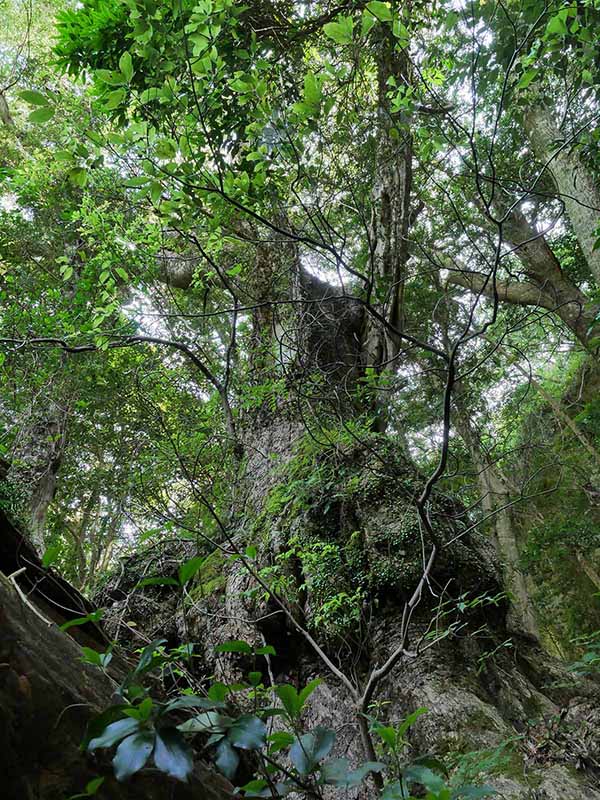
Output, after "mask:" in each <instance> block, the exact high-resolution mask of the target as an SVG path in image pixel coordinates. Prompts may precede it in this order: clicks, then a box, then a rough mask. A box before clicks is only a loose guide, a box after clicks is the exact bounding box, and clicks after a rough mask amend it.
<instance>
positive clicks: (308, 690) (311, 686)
mask: <svg viewBox="0 0 600 800" xmlns="http://www.w3.org/2000/svg"><path fill="white" fill-rule="evenodd" d="M321 683H323V681H322V679H321V678H315V679H314V680H312V681H310V683H307V684H306V686H305V687H304V689H302V690H301V692H300V694H299V695H298V699H299V701H300V710H302V708H304V704H305V703H306V701H307V700H308V698H309V697H310V696H311V694H312V693H313V692H314V690H315V689H316V688H317V686H319V685H320V684H321Z"/></svg>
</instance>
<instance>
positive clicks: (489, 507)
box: [454, 388, 539, 640]
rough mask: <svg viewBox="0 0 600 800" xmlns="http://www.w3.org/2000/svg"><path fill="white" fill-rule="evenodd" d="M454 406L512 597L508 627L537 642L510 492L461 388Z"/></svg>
mask: <svg viewBox="0 0 600 800" xmlns="http://www.w3.org/2000/svg"><path fill="white" fill-rule="evenodd" d="M454 406H455V409H456V416H455V424H456V428H457V430H458V432H459V433H460V435H461V438H462V439H463V441H464V443H465V445H466V447H467V449H468V451H469V453H470V455H471V459H472V461H473V466H474V467H475V470H476V472H477V481H478V483H479V488H480V492H481V505H482V509H483V511H484V514H485V515H486V516H488V515H492V517H491V522H490V524H491V528H492V531H493V538H494V542H495V546H496V550H497V552H498V556H499V558H500V560H501V563H502V568H503V572H504V582H505V586H506V589H507V590H508V592H509V593H510V596H511V604H512V608H511V612H510V613H509V615H508V626H509V628H511V629H512V630H514V632H515V633H518V634H520V633H525V634H527V635H529V636H531V637H533V638H534V639H536V640H537V639H539V627H538V623H537V618H536V613H535V609H534V606H533V603H532V601H531V597H530V593H529V589H528V586H527V581H526V578H525V575H524V574H523V571H522V570H521V568H520V566H519V562H520V558H521V556H520V553H519V547H518V543H517V542H518V536H517V531H516V528H515V524H514V520H513V516H512V512H511V508H510V505H511V499H512V495H513V493H512V492H511V490H510V488H509V487H508V486H507V482H506V479H505V478H504V476H503V475H502V473H501V471H500V469H499V468H498V467H497V466H496V465H495V464H494V463H493V461H492V459H490V458H489V456H488V454H487V453H485V452H484V449H483V447H482V445H481V440H480V437H479V435H478V433H477V431H476V430H475V427H474V425H473V417H472V413H471V412H470V410H469V409H468V408H467V406H466V403H465V398H464V394H463V393H462V392H461V389H460V388H457V393H456V395H455V398H454Z"/></svg>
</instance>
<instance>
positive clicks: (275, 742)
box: [267, 731, 296, 753]
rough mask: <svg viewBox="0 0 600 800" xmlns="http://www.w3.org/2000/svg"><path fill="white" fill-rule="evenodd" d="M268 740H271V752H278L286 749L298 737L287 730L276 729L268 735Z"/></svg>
mask: <svg viewBox="0 0 600 800" xmlns="http://www.w3.org/2000/svg"><path fill="white" fill-rule="evenodd" d="M267 741H268V742H269V752H270V753H278V752H279V751H280V750H284V749H285V748H286V747H289V746H290V745H291V744H294V742H295V741H296V737H295V736H294V735H293V734H292V733H288V732H287V731H276V732H275V733H272V734H271V735H270V736H268V737H267Z"/></svg>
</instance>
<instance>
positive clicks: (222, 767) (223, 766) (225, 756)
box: [215, 739, 240, 780]
mask: <svg viewBox="0 0 600 800" xmlns="http://www.w3.org/2000/svg"><path fill="white" fill-rule="evenodd" d="M239 763H240V757H239V756H238V754H237V753H236V752H235V750H234V749H233V747H232V746H231V745H230V744H229V742H228V741H227V739H223V740H222V741H221V742H219V744H218V745H217V757H216V759H215V764H216V766H217V769H218V770H219V772H221V773H222V774H223V775H225V777H226V778H229V780H233V778H234V777H235V773H236V771H237V768H238V764H239Z"/></svg>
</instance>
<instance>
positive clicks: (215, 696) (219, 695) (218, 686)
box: [208, 681, 229, 702]
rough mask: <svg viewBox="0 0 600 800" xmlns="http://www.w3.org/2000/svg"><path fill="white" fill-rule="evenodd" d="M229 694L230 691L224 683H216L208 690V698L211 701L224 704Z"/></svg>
mask: <svg viewBox="0 0 600 800" xmlns="http://www.w3.org/2000/svg"><path fill="white" fill-rule="evenodd" d="M228 693H229V689H228V687H227V686H225V684H224V683H221V682H220V681H216V682H215V683H213V684H211V686H209V688H208V696H209V698H210V699H211V700H216V701H219V702H222V701H224V700H225V698H226V697H227V695H228Z"/></svg>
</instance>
